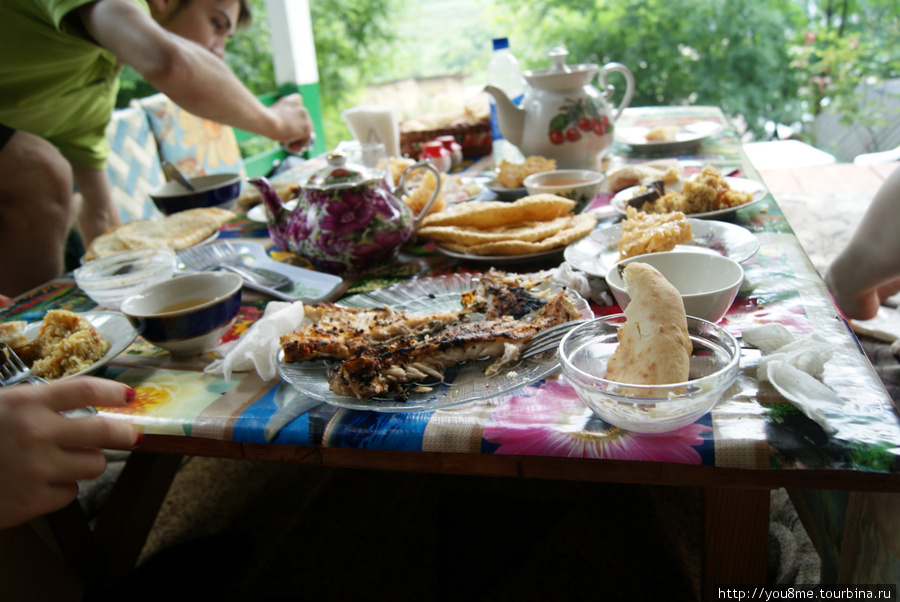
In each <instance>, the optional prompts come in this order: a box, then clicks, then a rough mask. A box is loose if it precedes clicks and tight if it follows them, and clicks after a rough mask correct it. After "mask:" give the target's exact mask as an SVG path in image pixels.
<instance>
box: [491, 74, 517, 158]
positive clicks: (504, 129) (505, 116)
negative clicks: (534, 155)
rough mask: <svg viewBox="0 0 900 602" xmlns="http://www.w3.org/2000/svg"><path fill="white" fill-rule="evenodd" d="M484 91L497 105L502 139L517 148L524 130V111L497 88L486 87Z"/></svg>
mask: <svg viewBox="0 0 900 602" xmlns="http://www.w3.org/2000/svg"><path fill="white" fill-rule="evenodd" d="M484 91H485V92H487V93H488V94H490V95H491V96H493V97H494V102H495V103H496V104H497V124H498V125H499V126H500V133H501V134H503V137H504V138H506V139H507V140H509V141H510V142H512V143H513V144H515V145H516V146H519V145H520V144H522V132H523V130H524V129H525V109H520V108H519V107H517V106H516V105H514V104H513V102H512V101H511V100H510V99H509V96H507V95H506V92H504V91H503V90H501V89H500V88H498V87H497V86H486V87H485V88H484Z"/></svg>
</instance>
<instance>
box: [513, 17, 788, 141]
mask: <svg viewBox="0 0 900 602" xmlns="http://www.w3.org/2000/svg"><path fill="white" fill-rule="evenodd" d="M497 2H498V4H500V5H503V6H504V7H505V8H506V9H507V11H506V12H505V14H507V15H508V16H507V17H505V21H506V24H507V27H508V28H510V29H514V30H515V34H514V35H515V36H516V39H517V40H518V44H517V48H520V47H521V48H523V51H522V52H520V53H518V54H520V58H521V59H522V60H523V62H524V63H525V65H526V66H529V67H536V66H540V67H544V66H546V65H547V64H548V61H547V58H546V55H547V52H548V51H549V49H550V48H552V47H554V46H565V47H566V48H567V49H568V50H569V52H570V55H571V57H572V58H573V59H574V60H577V61H578V62H598V63H606V62H610V61H615V62H619V63H623V64H624V65H626V66H627V67H628V68H629V69H630V70H631V71H632V73H634V76H635V80H636V91H635V96H634V99H633V100H632V105H634V106H645V105H646V106H653V105H672V104H674V105H677V104H708V105H718V106H721V107H722V108H723V109H724V110H725V111H726V113H728V114H730V115H743V116H744V117H745V118H746V119H747V121H748V125H749V127H750V128H751V129H752V130H753V131H755V132H756V133H761V132H762V130H763V127H764V124H765V122H766V121H767V120H769V119H775V120H778V121H787V122H790V121H792V120H793V119H794V118H796V117H797V116H799V107H798V106H797V105H796V103H792V102H791V101H792V99H793V98H795V97H796V82H795V80H794V79H793V78H791V77H790V75H789V73H787V69H786V66H787V65H788V63H789V62H790V57H789V55H788V53H787V41H788V36H789V32H790V31H791V30H792V29H793V28H795V27H797V25H798V24H800V23H802V13H801V12H800V10H799V9H798V7H797V5H795V4H794V2H793V1H792V0H761V1H760V0H730V1H728V2H722V1H721V0H666V1H663V0H577V1H575V2H565V3H563V2H558V1H552V0H534V1H533V2H528V3H522V2H518V1H517V0H497ZM501 14H504V13H501ZM500 18H503V17H502V16H501V17H500ZM526 41H527V44H526V43H525V42H526ZM573 62H574V61H573ZM615 77H617V76H615ZM610 79H611V81H612V83H618V82H624V80H621V79H620V80H618V82H617V81H616V80H613V79H612V78H610ZM619 85H620V86H624V83H619ZM615 98H619V97H615Z"/></svg>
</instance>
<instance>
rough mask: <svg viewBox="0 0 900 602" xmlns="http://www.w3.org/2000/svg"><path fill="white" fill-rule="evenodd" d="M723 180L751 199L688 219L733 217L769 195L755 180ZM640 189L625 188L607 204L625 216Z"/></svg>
mask: <svg viewBox="0 0 900 602" xmlns="http://www.w3.org/2000/svg"><path fill="white" fill-rule="evenodd" d="M724 180H725V181H726V182H727V183H728V185H729V186H730V187H731V189H732V190H737V191H738V192H752V193H753V198H752V199H751V200H750V201H749V202H747V203H744V204H743V205H738V206H737V207H728V208H726V209H717V210H715V211H703V212H701V213H691V214H690V215H689V217H692V218H695V219H712V218H717V217H725V216H727V215H733V214H734V213H735V212H736V211H738V210H739V209H744V208H745V207H750V206H752V205H755V204H756V203H758V202H760V201H761V200H763V199H764V198H766V195H767V194H769V191H768V190H767V189H766V187H765V186H763V185H762V184H761V183H760V182H757V181H756V180H748V179H746V178H724ZM640 189H641V186H632V187H631V188H626V189H625V190H621V191H619V192H618V193H616V196H614V197H613V198H612V200H610V201H609V204H610V205H612V206H613V207H614V208H615V210H616V211H618V212H619V213H621V214H622V215H625V213H626V209H627V208H628V201H629V200H631V197H633V196H634V195H635V194H637V192H638V190H640ZM666 190H667V191H669V190H674V191H678V190H681V183H678V184H676V185H668V184H667V185H666Z"/></svg>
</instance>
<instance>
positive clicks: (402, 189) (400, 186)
mask: <svg viewBox="0 0 900 602" xmlns="http://www.w3.org/2000/svg"><path fill="white" fill-rule="evenodd" d="M417 169H427V170H428V171H430V172H431V173H433V174H434V180H435V185H434V191H433V192H432V193H431V198H430V199H428V202H427V203H425V206H424V207H423V208H422V211H420V212H419V215H417V216H416V217H415V218H414V219H413V230H416V229H418V227H419V222H421V221H422V219H423V218H424V217H425V216H426V215H428V210H429V209H431V206H432V205H434V202H435V201H436V200H437V198H438V195H439V194H440V193H441V172H440V171H438V168H437V167H435V166H434V165H432V163H431V161H428V160H427V159H423V160H422V161H419V162H418V163H415V164H413V165H410V166H409V167H407V168H406V169H404V170H403V174H402V175H401V176H400V182H398V183H397V192H399V194H397V192H395V196H403V195H407V194H409V191H408V190H407V189H406V178H407V176H409V174H411V173H412V172H413V171H415V170H417Z"/></svg>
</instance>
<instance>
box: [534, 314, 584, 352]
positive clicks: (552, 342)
mask: <svg viewBox="0 0 900 602" xmlns="http://www.w3.org/2000/svg"><path fill="white" fill-rule="evenodd" d="M582 323H584V320H575V321H572V322H563V323H562V324H557V325H556V326H551V327H550V328H548V329H547V330H543V331H541V332H539V333H538V334H536V335H534V336H533V337H531V340H529V341H528V345H527V346H526V347H525V350H524V351H523V352H522V353H521V354H520V355H519V359H523V360H524V359H528V358H529V357H534V356H535V355H538V354H540V353H544V352H545V351H551V350H555V349H556V348H557V347H558V346H559V342H560V341H562V339H563V337H564V336H566V335H567V334H568V333H569V331H570V330H572V329H573V328H575V327H576V326H578V325H579V324H582Z"/></svg>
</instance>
